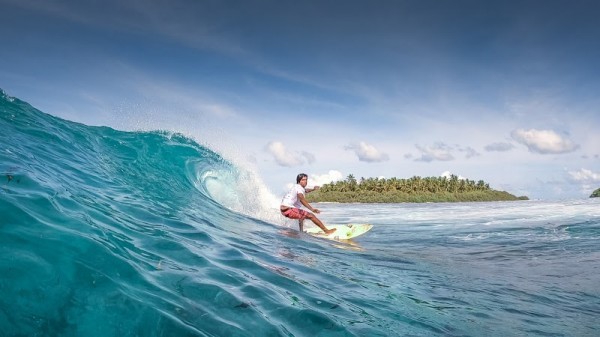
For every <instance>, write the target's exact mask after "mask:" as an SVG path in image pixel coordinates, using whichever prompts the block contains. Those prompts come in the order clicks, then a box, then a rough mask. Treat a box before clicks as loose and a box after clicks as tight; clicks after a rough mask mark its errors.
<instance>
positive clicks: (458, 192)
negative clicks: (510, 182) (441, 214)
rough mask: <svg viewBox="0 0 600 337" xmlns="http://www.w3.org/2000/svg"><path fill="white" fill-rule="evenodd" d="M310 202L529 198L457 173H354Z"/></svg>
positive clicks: (320, 191) (310, 197)
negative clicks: (372, 175) (368, 175)
mask: <svg viewBox="0 0 600 337" xmlns="http://www.w3.org/2000/svg"><path fill="white" fill-rule="evenodd" d="M307 199H308V201H309V202H337V203H425V202H478V201H479V202H486V201H516V200H529V198H528V197H526V196H520V197H517V196H515V195H513V194H510V193H508V192H506V191H497V190H494V189H491V188H490V187H489V184H487V183H486V182H484V181H483V180H479V181H478V182H475V181H473V180H469V179H459V178H458V177H457V176H454V175H452V176H450V177H449V178H446V177H425V178H421V177H417V176H415V177H412V178H409V179H398V178H391V179H377V178H369V179H365V178H361V179H360V181H357V180H356V179H355V178H354V176H353V175H349V176H348V177H347V178H346V180H343V181H337V182H335V183H334V182H332V183H330V184H325V185H323V186H322V187H321V188H320V189H318V190H316V191H313V192H311V193H309V194H307Z"/></svg>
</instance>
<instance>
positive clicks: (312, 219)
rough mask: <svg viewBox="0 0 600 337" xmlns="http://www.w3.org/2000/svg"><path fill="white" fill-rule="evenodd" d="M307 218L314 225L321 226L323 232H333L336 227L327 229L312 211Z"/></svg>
mask: <svg viewBox="0 0 600 337" xmlns="http://www.w3.org/2000/svg"><path fill="white" fill-rule="evenodd" d="M307 218H309V219H310V220H311V221H312V222H314V224H315V225H317V226H319V228H321V229H322V230H323V232H325V233H326V234H331V233H333V232H335V230H336V229H337V228H333V229H327V227H325V225H323V223H322V222H321V220H319V218H317V217H316V216H315V215H314V214H312V213H309V215H308V216H307Z"/></svg>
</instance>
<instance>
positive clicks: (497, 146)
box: [484, 143, 515, 152]
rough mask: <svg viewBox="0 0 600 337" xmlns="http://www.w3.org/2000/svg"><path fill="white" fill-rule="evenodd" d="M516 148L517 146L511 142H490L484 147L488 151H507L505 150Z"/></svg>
mask: <svg viewBox="0 0 600 337" xmlns="http://www.w3.org/2000/svg"><path fill="white" fill-rule="evenodd" d="M514 148H515V146H514V145H513V144H511V143H492V144H488V145H486V146H485V147H484V149H485V150H486V151H488V152H491V151H498V152H505V151H510V150H512V149H514Z"/></svg>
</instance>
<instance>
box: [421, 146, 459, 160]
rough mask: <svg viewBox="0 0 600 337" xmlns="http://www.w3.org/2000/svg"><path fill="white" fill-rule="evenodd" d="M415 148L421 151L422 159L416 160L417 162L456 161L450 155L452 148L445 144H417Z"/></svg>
mask: <svg viewBox="0 0 600 337" xmlns="http://www.w3.org/2000/svg"><path fill="white" fill-rule="evenodd" d="M415 146H416V147H417V149H418V150H419V151H421V157H419V158H417V159H415V161H424V162H431V161H434V160H439V161H449V160H454V156H452V154H451V153H450V152H451V151H452V148H451V147H450V146H448V145H446V144H444V143H441V142H440V143H435V144H434V145H433V146H421V145H419V144H415Z"/></svg>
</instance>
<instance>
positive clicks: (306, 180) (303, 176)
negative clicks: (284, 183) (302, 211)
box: [296, 173, 308, 186]
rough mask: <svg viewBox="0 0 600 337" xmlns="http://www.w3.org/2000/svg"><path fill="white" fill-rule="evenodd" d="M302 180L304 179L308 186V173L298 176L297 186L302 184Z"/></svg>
mask: <svg viewBox="0 0 600 337" xmlns="http://www.w3.org/2000/svg"><path fill="white" fill-rule="evenodd" d="M302 179H304V181H305V183H304V186H306V183H307V182H308V175H307V174H306V173H300V174H298V175H297V176H296V184H300V182H301V181H302Z"/></svg>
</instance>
